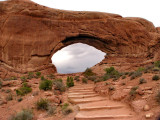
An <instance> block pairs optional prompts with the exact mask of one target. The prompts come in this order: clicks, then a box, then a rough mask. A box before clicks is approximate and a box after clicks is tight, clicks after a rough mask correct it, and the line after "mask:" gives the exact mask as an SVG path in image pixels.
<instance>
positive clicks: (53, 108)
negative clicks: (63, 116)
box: [47, 106, 57, 115]
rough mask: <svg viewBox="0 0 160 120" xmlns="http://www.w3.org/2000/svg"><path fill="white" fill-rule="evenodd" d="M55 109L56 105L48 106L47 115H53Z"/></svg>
mask: <svg viewBox="0 0 160 120" xmlns="http://www.w3.org/2000/svg"><path fill="white" fill-rule="evenodd" d="M56 109H57V107H56V106H49V107H48V110H47V113H48V115H54V114H56Z"/></svg>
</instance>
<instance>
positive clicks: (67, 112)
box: [62, 107, 73, 115]
mask: <svg viewBox="0 0 160 120" xmlns="http://www.w3.org/2000/svg"><path fill="white" fill-rule="evenodd" d="M72 112H73V109H71V108H69V107H68V108H66V109H64V110H63V111H62V113H63V115H68V114H70V113H72Z"/></svg>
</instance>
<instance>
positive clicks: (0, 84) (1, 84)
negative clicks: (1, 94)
mask: <svg viewBox="0 0 160 120" xmlns="http://www.w3.org/2000/svg"><path fill="white" fill-rule="evenodd" d="M2 86H3V82H2V81H0V89H1V88H2Z"/></svg>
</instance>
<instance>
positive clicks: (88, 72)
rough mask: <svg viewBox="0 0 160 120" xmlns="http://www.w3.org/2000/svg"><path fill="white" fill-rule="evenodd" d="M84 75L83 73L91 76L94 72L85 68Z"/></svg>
mask: <svg viewBox="0 0 160 120" xmlns="http://www.w3.org/2000/svg"><path fill="white" fill-rule="evenodd" d="M84 75H85V76H93V75H95V73H93V72H92V69H90V68H87V69H86V70H85V71H84Z"/></svg>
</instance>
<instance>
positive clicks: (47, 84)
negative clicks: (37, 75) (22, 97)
mask: <svg viewBox="0 0 160 120" xmlns="http://www.w3.org/2000/svg"><path fill="white" fill-rule="evenodd" d="M52 86H53V82H52V81H51V80H43V81H41V82H40V84H39V89H40V90H45V91H46V90H51V89H52Z"/></svg>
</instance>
